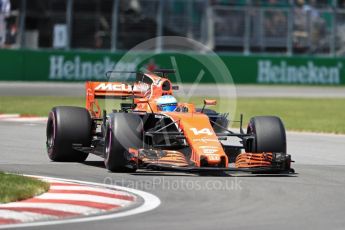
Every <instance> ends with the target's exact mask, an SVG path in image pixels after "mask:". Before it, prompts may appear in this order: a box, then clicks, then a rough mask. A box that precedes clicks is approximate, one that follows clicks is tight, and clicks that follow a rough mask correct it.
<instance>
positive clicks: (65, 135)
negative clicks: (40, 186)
mask: <svg viewBox="0 0 345 230" xmlns="http://www.w3.org/2000/svg"><path fill="white" fill-rule="evenodd" d="M91 129H92V120H91V117H90V113H89V112H88V111H87V110H86V109H85V108H80V107H71V106H59V107H54V108H53V109H52V111H51V112H50V113H49V116H48V122H47V152H48V156H49V158H50V159H51V160H53V161H67V162H68V161H69V162H71V161H73V162H83V161H85V160H86V158H87V156H88V155H89V154H88V153H84V152H80V151H77V150H75V149H73V147H72V144H81V145H82V146H85V147H89V146H90V145H91V138H92V136H91Z"/></svg>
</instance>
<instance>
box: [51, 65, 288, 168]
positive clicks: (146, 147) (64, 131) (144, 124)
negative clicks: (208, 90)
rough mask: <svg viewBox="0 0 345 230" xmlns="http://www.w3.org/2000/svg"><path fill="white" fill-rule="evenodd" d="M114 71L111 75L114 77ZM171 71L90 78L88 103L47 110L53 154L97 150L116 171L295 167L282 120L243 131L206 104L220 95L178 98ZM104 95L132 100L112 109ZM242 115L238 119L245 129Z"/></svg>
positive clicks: (258, 121) (261, 119)
mask: <svg viewBox="0 0 345 230" xmlns="http://www.w3.org/2000/svg"><path fill="white" fill-rule="evenodd" d="M113 73H114V71H112V72H108V73H107V76H108V77H109V78H110V79H111V75H112V74H113ZM133 73H134V72H133ZM171 73H174V70H157V71H155V72H154V73H152V72H150V73H142V72H135V73H134V74H135V81H134V82H133V83H120V82H112V81H107V82H92V81H89V82H86V108H80V107H69V106H59V107H54V108H53V109H52V111H51V112H50V113H49V118H48V122H47V152H48V156H49V158H50V159H51V160H53V161H76V162H82V161H84V160H85V159H86V158H87V156H88V154H89V153H93V154H96V155H99V156H101V157H103V158H104V163H105V166H106V168H107V169H108V170H110V171H112V172H134V171H136V170H137V169H141V168H143V169H151V170H168V171H184V172H191V173H205V172H206V173H208V172H225V171H230V172H231V171H242V172H252V173H291V172H293V169H292V168H291V167H290V164H291V157H290V155H288V154H287V153H286V134H285V128H284V125H283V123H282V121H281V120H280V118H278V117H274V116H258V117H253V118H251V120H250V122H249V124H248V128H247V132H246V133H245V132H244V131H243V129H242V128H240V131H239V132H238V133H236V132H233V131H231V130H229V129H228V125H229V122H230V121H229V119H228V116H227V114H220V113H217V112H215V111H214V110H211V109H206V108H205V107H206V106H211V105H215V104H216V101H215V100H204V106H203V108H195V105H194V104H190V103H178V102H177V100H176V99H175V98H174V97H173V91H174V90H178V87H177V86H173V85H172V83H171V81H170V80H169V78H168V74H171ZM99 99H106V100H104V101H105V102H107V101H109V100H110V99H127V101H128V100H130V103H120V106H119V107H120V108H118V109H117V110H116V109H115V108H111V112H109V111H108V113H107V110H101V108H100V103H99ZM106 104H107V103H106ZM109 104H110V103H108V104H107V105H109ZM242 120H243V119H242V116H241V121H240V122H241V126H242ZM230 137H236V138H239V139H240V142H239V143H240V144H238V145H230V144H226V143H227V139H228V138H230ZM230 165H231V167H230Z"/></svg>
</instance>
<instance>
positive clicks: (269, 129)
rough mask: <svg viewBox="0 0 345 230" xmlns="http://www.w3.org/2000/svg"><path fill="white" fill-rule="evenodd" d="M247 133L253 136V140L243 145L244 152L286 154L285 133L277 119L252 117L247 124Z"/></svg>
mask: <svg viewBox="0 0 345 230" xmlns="http://www.w3.org/2000/svg"><path fill="white" fill-rule="evenodd" d="M247 133H248V134H251V135H253V136H254V139H253V140H252V141H249V143H248V144H246V145H245V147H246V152H252V153H262V152H280V153H286V132H285V128H284V124H283V122H282V121H281V119H280V118H279V117H275V116H258V117H253V118H251V120H250V122H249V124H248V128H247Z"/></svg>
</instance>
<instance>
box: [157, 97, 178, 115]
mask: <svg viewBox="0 0 345 230" xmlns="http://www.w3.org/2000/svg"><path fill="white" fill-rule="evenodd" d="M157 107H158V109H159V110H161V111H165V112H173V111H175V109H176V107H177V100H176V98H175V97H173V96H171V95H164V96H161V97H160V98H158V100H157Z"/></svg>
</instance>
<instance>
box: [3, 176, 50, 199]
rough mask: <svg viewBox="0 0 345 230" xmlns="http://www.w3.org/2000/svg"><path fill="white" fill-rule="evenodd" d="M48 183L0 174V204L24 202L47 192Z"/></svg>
mask: <svg viewBox="0 0 345 230" xmlns="http://www.w3.org/2000/svg"><path fill="white" fill-rule="evenodd" d="M48 189H49V183H46V182H43V181H40V180H37V179H34V178H30V177H25V176H20V175H14V174H7V173H3V172H0V203H7V202H13V201H18V200H24V199H28V198H31V197H33V196H36V195H39V194H41V193H44V192H46V191H48Z"/></svg>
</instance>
